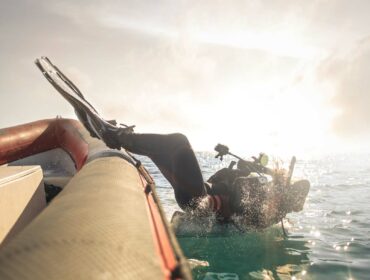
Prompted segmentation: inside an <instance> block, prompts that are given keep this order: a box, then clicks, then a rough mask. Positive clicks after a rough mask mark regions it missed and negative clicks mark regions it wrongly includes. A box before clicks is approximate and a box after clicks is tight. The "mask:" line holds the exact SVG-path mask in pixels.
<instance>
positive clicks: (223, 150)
mask: <svg viewBox="0 0 370 280" xmlns="http://www.w3.org/2000/svg"><path fill="white" fill-rule="evenodd" d="M215 151H216V152H218V154H217V155H216V158H218V157H220V159H221V160H223V157H224V156H225V155H227V154H228V153H229V148H228V147H227V146H225V145H222V144H217V145H216V147H215Z"/></svg>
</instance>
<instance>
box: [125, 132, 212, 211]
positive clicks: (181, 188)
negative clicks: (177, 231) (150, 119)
mask: <svg viewBox="0 0 370 280" xmlns="http://www.w3.org/2000/svg"><path fill="white" fill-rule="evenodd" d="M120 142H121V144H122V147H123V148H125V149H127V150H128V151H130V152H133V153H135V154H140V155H145V156H148V157H149V158H150V159H151V160H152V161H153V162H154V163H155V164H156V165H157V167H158V168H159V170H160V171H161V172H162V174H163V175H164V176H165V177H166V179H167V180H168V181H169V182H170V184H171V185H172V187H173V188H174V191H175V197H176V200H177V202H178V204H179V205H180V206H181V208H186V207H195V206H196V205H195V204H196V200H197V199H198V198H201V197H204V196H206V190H205V187H204V182H203V177H202V173H201V170H200V167H199V164H198V161H197V159H196V157H195V154H194V151H193V149H192V148H191V145H190V143H189V141H188V139H187V138H186V136H184V135H182V134H179V133H175V134H167V135H161V134H136V133H133V134H124V135H122V136H121V139H120Z"/></svg>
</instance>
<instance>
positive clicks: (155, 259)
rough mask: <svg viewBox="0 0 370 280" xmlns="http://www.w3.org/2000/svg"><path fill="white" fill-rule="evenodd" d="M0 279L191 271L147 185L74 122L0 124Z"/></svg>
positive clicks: (136, 168)
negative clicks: (2, 126)
mask: <svg viewBox="0 0 370 280" xmlns="http://www.w3.org/2000/svg"><path fill="white" fill-rule="evenodd" d="M0 279H191V272H190V270H189V268H188V265H187V262H186V259H185V258H184V257H183V255H182V252H181V249H180V247H179V246H178V243H177V240H176V238H175V236H174V234H173V233H172V231H171V228H170V227H169V225H168V223H167V221H166V218H165V216H164V213H163V210H162V208H161V205H160V203H159V201H158V197H157V195H156V192H155V186H154V183H153V181H152V179H151V177H150V176H149V174H148V173H147V172H146V170H145V169H144V168H143V167H142V166H140V165H139V164H138V163H137V162H136V161H134V160H133V159H132V157H131V156H130V155H129V154H127V153H125V152H122V151H117V150H111V149H108V148H107V147H106V146H105V145H104V143H103V142H101V141H99V140H97V139H94V138H92V137H90V135H89V133H88V132H87V130H85V128H84V127H83V126H82V125H81V124H80V123H79V122H78V121H76V120H71V119H62V118H56V119H48V120H39V121H36V122H32V123H27V124H23V125H18V126H15V127H9V128H4V129H0Z"/></svg>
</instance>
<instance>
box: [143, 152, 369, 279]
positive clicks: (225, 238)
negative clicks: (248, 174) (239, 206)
mask: <svg viewBox="0 0 370 280" xmlns="http://www.w3.org/2000/svg"><path fill="white" fill-rule="evenodd" d="M197 157H198V160H199V163H200V166H201V168H202V171H203V175H204V178H205V179H207V178H208V177H209V176H210V175H212V174H213V173H214V172H215V171H217V170H218V169H220V168H222V167H225V166H227V165H228V163H229V162H228V160H227V159H226V160H225V161H223V162H220V161H219V160H216V159H214V153H208V152H202V153H197ZM143 162H144V164H145V165H146V167H147V168H148V169H149V171H150V172H151V174H152V175H153V177H154V179H155V181H156V184H157V191H158V195H159V196H160V199H161V202H162V205H163V206H164V209H165V211H166V215H167V217H168V219H170V218H171V216H172V213H173V212H174V211H176V210H180V209H179V208H178V206H177V204H176V201H175V199H174V195H173V191H172V188H171V186H170V185H169V183H168V182H167V181H166V180H165V179H164V177H163V176H162V175H161V174H160V172H159V171H158V169H157V168H156V167H155V165H154V164H153V163H151V162H150V160H148V159H146V158H143ZM294 177H296V178H306V179H308V180H310V182H311V190H310V193H309V195H308V199H307V201H306V204H305V207H304V209H303V211H301V212H300V213H293V214H289V215H288V217H287V218H288V219H287V221H286V222H285V225H286V227H287V230H288V237H287V238H284V237H283V235H282V231H281V228H280V226H279V225H276V226H273V227H271V228H269V229H267V230H264V231H263V232H248V233H240V232H235V231H227V230H225V231H224V232H223V233H222V232H221V233H219V234H216V235H215V234H213V235H208V236H204V235H202V234H199V235H197V234H192V235H179V236H178V239H179V242H180V245H181V247H182V249H183V251H184V254H185V255H186V257H187V258H188V259H189V262H190V265H191V266H192V267H194V268H193V275H194V278H195V279H205V280H207V279H208V280H210V279H353V280H354V279H370V203H369V202H370V156H369V155H356V156H353V155H352V156H349V155H332V156H325V157H322V158H316V159H310V160H298V162H297V164H296V169H295V173H294Z"/></svg>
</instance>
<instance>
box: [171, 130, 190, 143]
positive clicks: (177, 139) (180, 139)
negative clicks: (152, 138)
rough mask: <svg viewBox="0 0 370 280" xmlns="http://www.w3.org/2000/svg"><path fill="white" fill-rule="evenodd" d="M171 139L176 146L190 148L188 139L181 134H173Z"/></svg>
mask: <svg viewBox="0 0 370 280" xmlns="http://www.w3.org/2000/svg"><path fill="white" fill-rule="evenodd" d="M171 138H172V141H174V142H175V143H176V144H177V145H186V146H190V143H189V140H188V138H187V137H186V136H185V135H184V134H182V133H173V134H171Z"/></svg>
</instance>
